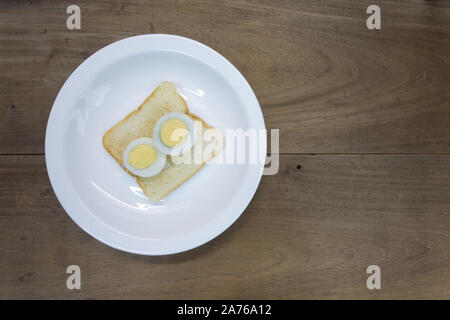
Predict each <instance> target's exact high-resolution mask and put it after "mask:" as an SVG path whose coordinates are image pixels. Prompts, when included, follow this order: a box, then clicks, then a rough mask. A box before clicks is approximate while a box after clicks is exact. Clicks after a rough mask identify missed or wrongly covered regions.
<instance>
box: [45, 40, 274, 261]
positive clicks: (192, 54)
mask: <svg viewBox="0 0 450 320" xmlns="http://www.w3.org/2000/svg"><path fill="white" fill-rule="evenodd" d="M166 80H167V81H171V82H172V83H174V84H175V85H176V86H177V90H178V92H179V93H180V94H181V95H182V96H183V97H184V98H185V99H186V101H187V104H188V107H189V110H190V111H191V112H192V113H194V114H198V115H199V116H200V117H201V118H203V119H204V120H205V121H206V122H207V123H208V124H210V125H213V126H214V127H216V128H219V129H221V130H222V131H224V130H226V129H233V128H242V129H244V130H247V129H249V128H252V129H265V125H264V119H263V115H262V112H261V108H260V106H259V104H258V101H257V99H256V97H255V94H254V93H253V91H252V89H251V88H250V86H249V84H248V83H247V81H246V80H245V78H244V77H243V76H242V75H241V73H240V72H239V71H238V70H237V69H236V68H235V67H234V66H233V65H232V64H231V63H230V62H229V61H228V60H226V59H225V58H224V57H223V56H221V55H220V54H219V53H217V52H216V51H214V50H213V49H211V48H209V47H207V46H205V45H203V44H201V43H199V42H197V41H194V40H191V39H187V38H184V37H179V36H173V35H163V34H155V35H142V36H136V37H131V38H127V39H124V40H120V41H118V42H115V43H113V44H111V45H108V46H107V47H105V48H103V49H101V50H99V51H98V52H96V53H95V54H93V55H92V56H90V57H89V58H88V59H86V60H85V61H84V62H83V63H82V64H81V65H80V66H79V67H78V68H77V69H76V70H75V71H74V72H73V73H72V74H71V75H70V77H69V78H68V79H67V81H66V82H65V84H64V85H63V87H62V88H61V90H60V92H59V94H58V96H57V97H56V100H55V103H54V104H53V108H52V110H51V113H50V117H49V120H48V124H47V131H46V137H45V157H46V164H47V170H48V175H49V177H50V181H51V184H52V186H53V189H54V191H55V193H56V196H57V197H58V199H59V201H60V203H61V204H62V206H63V207H64V209H65V210H66V212H67V213H68V214H69V215H70V217H71V218H72V219H73V220H74V221H75V222H76V223H77V224H78V225H79V226H80V227H81V228H82V229H83V230H85V231H86V232H87V233H89V234H90V235H91V236H93V237H95V238H96V239H98V240H100V241H101V242H103V243H105V244H107V245H110V246H112V247H114V248H117V249H120V250H124V251H128V252H132V253H137V254H146V255H163V254H172V253H177V252H181V251H185V250H188V249H192V248H195V247H197V246H199V245H201V244H203V243H205V242H207V241H209V240H211V239H213V238H214V237H216V236H217V235H219V234H220V233H222V232H223V231H224V230H226V229H227V228H228V227H229V226H230V225H231V224H232V223H233V222H234V221H235V220H236V219H237V218H238V217H239V216H240V215H241V213H242V212H243V211H244V210H245V208H246V207H247V205H248V204H249V202H250V200H251V199H252V197H253V195H254V194H255V192H256V189H257V187H258V184H259V182H260V179H261V175H262V172H263V168H264V163H263V162H261V161H259V162H258V163H256V164H217V163H214V161H213V162H212V163H209V164H207V165H205V166H204V167H203V168H202V169H201V170H200V171H199V172H197V174H195V175H194V176H193V177H192V178H190V179H189V180H188V181H187V182H185V183H184V184H183V185H182V186H181V187H179V188H178V189H176V190H175V191H173V192H172V193H171V194H169V195H168V196H167V197H166V198H165V199H164V200H162V201H160V202H151V201H150V200H148V198H147V197H146V196H145V195H144V194H143V193H142V190H141V189H140V188H139V186H138V185H137V183H136V181H135V179H134V178H132V177H131V176H130V175H128V174H127V173H126V172H125V171H124V170H123V169H122V168H121V167H120V166H119V165H118V164H117V163H116V162H115V161H114V160H113V158H112V157H111V156H110V155H109V154H108V153H107V152H106V151H105V150H104V148H103V145H102V137H103V135H104V134H105V132H106V131H107V130H108V129H109V128H111V127H112V126H113V125H114V124H116V123H117V122H118V121H120V120H121V119H122V118H123V117H125V116H126V115H127V114H128V113H129V112H131V111H132V110H134V109H136V108H137V107H138V106H139V105H140V104H141V103H142V102H143V101H144V100H145V98H146V97H147V96H148V95H149V94H150V93H151V92H152V91H153V90H154V89H155V88H156V87H157V86H158V85H159V84H160V83H161V82H162V81H166ZM260 147H261V148H262V150H261V153H263V154H264V155H265V153H266V139H264V142H263V144H262V146H260ZM227 152H228V148H227V147H225V149H224V153H227Z"/></svg>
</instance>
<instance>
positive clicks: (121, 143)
mask: <svg viewBox="0 0 450 320" xmlns="http://www.w3.org/2000/svg"><path fill="white" fill-rule="evenodd" d="M169 112H183V113H186V114H187V115H188V116H190V117H191V118H192V120H194V121H195V120H198V121H200V122H201V123H202V128H200V130H201V129H202V130H203V131H205V130H207V129H211V128H212V127H210V126H208V125H207V124H206V123H205V122H204V121H203V120H201V119H200V118H199V117H197V116H195V115H193V114H190V113H189V110H188V107H187V105H186V102H185V101H184V99H183V98H182V97H181V96H180V95H179V94H178V93H177V92H176V88H175V86H174V85H173V84H172V83H170V82H163V83H161V85H160V86H159V87H158V88H156V89H155V90H154V91H153V93H152V94H151V95H150V96H149V97H148V98H147V99H145V101H144V102H143V103H142V104H141V105H140V106H139V108H137V109H136V110H134V111H132V112H131V113H130V114H128V115H127V116H126V117H125V118H124V119H122V120H121V121H119V122H118V123H117V124H116V125H114V126H113V127H112V128H111V129H109V130H108V131H107V132H106V133H105V135H104V136H103V146H104V148H105V149H106V150H107V151H108V152H109V153H110V154H111V156H112V157H113V158H114V159H115V160H116V161H117V163H119V165H120V166H121V167H122V168H123V169H124V170H126V168H125V165H124V163H123V152H124V151H125V148H126V147H127V146H128V144H129V143H130V142H131V141H133V140H135V139H137V138H140V137H149V138H152V137H153V128H154V126H155V124H156V122H157V121H158V119H159V118H161V117H162V116H163V115H165V114H167V113H169ZM210 143H216V144H217V141H215V142H214V141H213V142H205V141H203V139H202V137H200V139H197V140H196V143H195V145H194V147H193V148H192V149H191V150H190V151H189V155H186V156H188V157H190V159H193V157H194V152H195V150H197V149H198V148H196V147H199V144H201V146H200V147H201V148H199V149H203V150H208V149H210V150H209V153H205V156H204V157H202V158H203V159H202V161H190V163H178V162H177V163H175V162H173V161H171V160H170V156H168V163H169V165H168V167H167V168H165V169H163V170H162V171H161V172H160V173H159V174H158V175H156V176H153V177H150V178H142V177H136V180H137V183H138V184H139V186H140V187H141V188H142V190H143V191H144V193H145V195H146V196H147V197H148V198H149V199H150V200H152V201H159V200H161V199H163V198H164V197H165V196H167V195H168V194H169V193H170V192H172V191H173V190H175V189H176V188H178V187H179V186H180V185H181V184H183V183H184V182H185V181H186V180H188V179H189V178H190V177H192V176H193V175H194V174H195V173H196V172H197V171H198V170H200V168H201V167H203V165H204V164H205V163H206V162H208V161H209V160H211V159H212V158H214V156H215V155H216V152H215V150H217V149H214V151H213V150H212V149H211V148H208V145H209V144H210ZM126 171H127V172H128V173H129V174H130V175H132V176H134V175H133V174H132V173H131V172H129V171H128V170H126Z"/></svg>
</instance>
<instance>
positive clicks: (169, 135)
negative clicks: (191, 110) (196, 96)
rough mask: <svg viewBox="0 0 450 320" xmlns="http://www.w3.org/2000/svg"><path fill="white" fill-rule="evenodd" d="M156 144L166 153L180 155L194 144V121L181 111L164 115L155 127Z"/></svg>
mask: <svg viewBox="0 0 450 320" xmlns="http://www.w3.org/2000/svg"><path fill="white" fill-rule="evenodd" d="M153 138H154V139H155V146H156V147H157V148H158V149H159V150H160V151H161V152H162V153H164V154H167V155H180V154H184V153H185V152H187V151H189V150H190V149H191V148H192V146H193V145H194V142H195V141H194V140H195V134H194V122H193V121H192V119H191V118H190V117H189V116H188V115H186V114H184V113H180V112H171V113H168V114H166V115H164V116H162V117H161V118H160V119H159V120H158V122H157V123H156V125H155V127H154V129H153Z"/></svg>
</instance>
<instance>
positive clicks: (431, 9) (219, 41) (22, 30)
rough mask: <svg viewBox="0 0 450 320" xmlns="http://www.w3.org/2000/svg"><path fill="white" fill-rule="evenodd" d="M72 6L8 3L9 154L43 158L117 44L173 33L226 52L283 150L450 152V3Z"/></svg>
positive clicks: (3, 35) (1, 143)
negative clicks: (66, 104)
mask: <svg viewBox="0 0 450 320" xmlns="http://www.w3.org/2000/svg"><path fill="white" fill-rule="evenodd" d="M372 3H373V1H350V0H347V1H342V0H339V1H338V0H334V1H325V0H320V1H317V0H314V1H312V0H310V1H276V2H274V1H226V2H217V1H195V2H190V4H187V3H182V2H173V1H167V0H161V1H143V0H141V1H106V0H101V1H94V2H93V1H77V4H78V5H79V6H80V7H81V11H82V29H81V30H75V31H70V30H67V28H66V26H65V19H66V17H67V15H66V13H65V10H66V7H67V6H68V4H69V2H65V1H57V2H55V1H27V2H25V1H15V0H13V1H2V2H1V3H0V30H1V32H0V70H1V73H0V88H1V89H0V106H1V108H2V110H3V113H4V116H3V117H1V120H0V153H7V154H17V153H20V154H29V153H33V154H42V153H43V152H44V143H43V142H44V134H45V125H46V122H47V118H48V114H49V112H50V109H51V106H52V103H53V101H54V99H55V97H56V95H57V93H58V90H59V88H60V87H61V86H62V84H63V83H64V81H65V79H66V78H67V77H68V76H69V75H70V73H71V72H72V71H73V70H74V69H75V68H76V67H77V66H78V65H79V64H80V63H81V62H82V61H83V60H84V59H85V58H87V57H88V56H89V55H91V54H93V53H94V52H95V51H97V50H98V49H100V48H102V47H104V46H105V45H107V44H109V43H111V42H114V41H116V40H119V39H122V38H125V37H128V36H132V35H136V34H143V33H171V34H179V35H183V36H187V37H190V38H193V39H196V40H199V41H201V42H203V43H205V44H207V45H209V46H211V47H213V48H214V49H216V50H218V51H219V52H221V53H222V54H223V55H224V56H225V57H227V58H228V59H229V60H230V61H231V62H232V63H234V64H235V65H236V66H237V67H238V69H240V70H241V71H242V72H243V74H244V76H245V77H246V78H247V79H248V81H249V83H250V84H251V85H252V87H253V88H254V90H255V93H256V95H257V97H258V98H259V100H260V103H261V106H262V108H263V112H264V116H265V121H266V124H267V126H268V127H269V128H278V129H280V131H281V133H280V135H281V138H282V140H281V146H280V150H281V152H283V153H330V152H339V153H348V152H351V153H366V152H370V153H386V152H389V153H391V152H393V153H400V152H401V153H403V152H407V153H423V152H427V153H449V152H450V125H449V123H450V102H449V101H450V64H449V61H450V19H449V17H450V2H448V1H418V0H416V1H383V2H382V4H381V2H380V5H381V7H382V29H381V30H376V31H370V30H368V29H367V28H366V22H365V21H366V18H367V16H368V15H367V14H366V13H365V11H366V8H367V6H368V5H369V4H372Z"/></svg>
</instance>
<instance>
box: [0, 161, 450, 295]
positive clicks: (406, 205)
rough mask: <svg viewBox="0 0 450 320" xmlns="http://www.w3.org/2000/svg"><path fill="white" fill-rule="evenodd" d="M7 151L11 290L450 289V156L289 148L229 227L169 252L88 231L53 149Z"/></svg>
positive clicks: (4, 285)
mask: <svg viewBox="0 0 450 320" xmlns="http://www.w3.org/2000/svg"><path fill="white" fill-rule="evenodd" d="M0 161H1V163H2V164H3V165H2V166H1V169H0V177H1V179H0V202H1V203H2V209H1V213H2V214H1V216H0V219H1V220H0V228H1V230H2V232H1V233H0V261H1V263H0V298H24V297H25V298H139V299H140V298H152V299H160V298H188V299H190V298H219V299H222V298H224V299H226V298H237V299H240V298H248V299H253V298H288V299H293V298H305V299H313V298H357V299H361V298H374V299H377V298H450V274H449V273H450V250H449V247H450V237H449V234H450V215H449V212H450V155H439V156H436V155H397V156H392V155H358V156H355V155H316V156H312V155H283V156H282V157H281V161H280V162H281V167H280V172H279V174H278V175H275V176H265V177H263V180H262V182H261V185H260V188H259V189H258V192H257V193H256V196H255V198H254V200H253V201H252V203H251V204H250V206H249V208H248V210H247V211H246V212H245V213H244V214H243V215H242V217H241V218H240V219H239V220H238V221H237V222H236V223H235V224H234V225H233V226H232V227H231V228H230V229H229V230H227V231H226V232H225V233H223V234H222V235H220V236H219V237H218V238H216V239H214V240H213V241H211V242H209V243H207V244H206V245H204V246H201V247H199V248H197V249H194V250H191V251H188V252H185V253H182V254H177V255H172V256H163V257H143V256H136V255H132V254H127V253H123V252H120V251H117V250H114V249H111V248H109V247H107V246H105V245H103V244H101V243H100V242H98V241H97V240H95V239H93V238H91V237H90V236H88V235H87V234H86V233H84V232H83V231H81V230H80V229H79V228H78V227H77V226H76V225H75V224H74V223H73V222H72V221H71V220H70V218H69V217H68V216H67V215H66V214H65V212H64V210H63V209H62V208H61V207H60V206H59V205H58V202H57V199H56V198H55V195H54V194H53V192H52V190H51V187H50V185H49V181H48V178H47V173H46V171H45V169H44V157H43V156H0ZM299 164H300V165H301V169H297V166H298V165H299ZM71 264H77V265H79V266H80V267H81V270H82V289H81V290H80V291H77V292H73V291H69V290H67V289H66V287H65V281H66V277H67V275H66V274H65V269H66V268H67V266H68V265H71ZM371 264H377V265H379V266H380V267H381V270H382V289H381V290H379V291H377V290H375V291H369V290H367V288H366V278H367V275H366V273H365V271H366V268H367V266H368V265H371Z"/></svg>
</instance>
